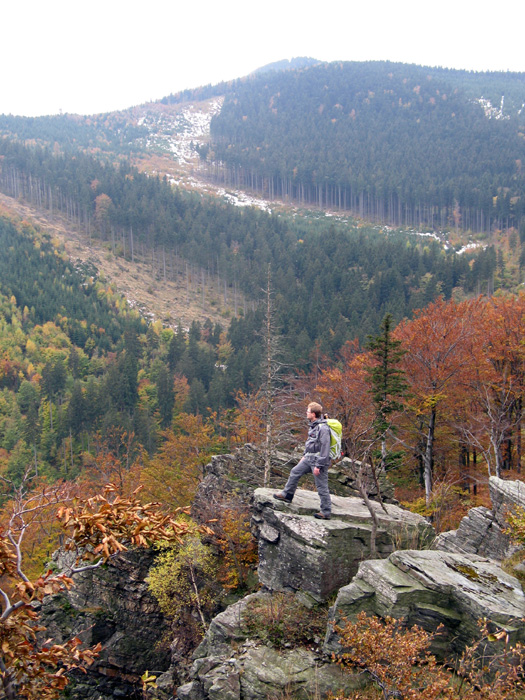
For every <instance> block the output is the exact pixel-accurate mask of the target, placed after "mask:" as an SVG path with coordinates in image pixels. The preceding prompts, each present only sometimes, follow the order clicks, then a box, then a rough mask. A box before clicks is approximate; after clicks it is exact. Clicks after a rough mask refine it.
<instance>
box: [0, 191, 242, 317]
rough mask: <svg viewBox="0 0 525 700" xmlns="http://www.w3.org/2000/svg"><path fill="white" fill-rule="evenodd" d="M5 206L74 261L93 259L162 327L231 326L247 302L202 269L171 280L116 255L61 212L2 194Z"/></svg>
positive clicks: (132, 303)
mask: <svg viewBox="0 0 525 700" xmlns="http://www.w3.org/2000/svg"><path fill="white" fill-rule="evenodd" d="M0 209H4V210H5V211H6V212H7V213H8V214H11V215H15V216H18V217H20V218H21V219H25V220H27V221H29V222H30V223H31V224H33V225H34V226H35V227H37V228H39V229H40V230H42V231H43V232H45V233H47V234H49V235H50V236H51V237H52V238H55V239H58V240H59V241H60V243H61V244H62V245H63V247H64V250H65V251H66V253H67V255H68V257H69V259H70V260H71V261H72V262H73V263H76V262H78V261H79V260H80V261H82V262H89V263H91V264H92V265H94V266H95V267H96V269H97V270H98V274H99V277H100V278H101V279H104V280H105V281H107V282H108V283H110V284H112V285H114V287H115V288H116V290H117V291H118V292H119V293H120V294H122V296H124V297H125V298H126V299H127V301H128V304H129V305H130V306H131V307H133V308H136V309H137V310H138V311H139V313H140V314H141V315H142V316H144V317H145V318H147V319H149V320H160V321H162V323H163V325H165V326H170V327H176V326H177V325H178V324H179V322H180V323H181V325H182V326H183V328H189V326H190V325H191V323H192V321H194V320H195V321H199V322H200V323H201V324H202V323H203V322H204V321H205V320H206V319H210V321H212V323H213V324H215V323H220V325H222V326H223V327H224V328H226V327H228V326H229V323H230V320H231V318H232V317H233V316H234V315H235V309H237V312H239V310H240V309H241V308H244V307H245V306H246V300H244V299H243V298H242V296H241V295H240V294H239V293H238V292H237V300H236V301H235V299H234V297H233V292H232V291H231V290H230V289H227V290H226V291H225V290H224V286H223V284H222V283H221V282H220V281H219V280H217V279H216V278H213V276H209V275H208V274H207V273H206V274H204V272H203V271H201V270H200V269H199V268H195V267H194V266H190V267H188V266H187V265H186V272H185V273H182V274H181V273H177V272H175V273H173V279H169V278H168V277H167V276H166V275H165V274H163V273H162V271H160V272H159V268H158V266H154V265H153V264H152V262H150V261H145V260H144V259H141V258H140V257H139V256H135V257H136V259H135V261H134V262H131V261H130V260H127V259H125V258H124V257H121V256H118V255H114V254H113V253H112V251H111V247H108V244H104V242H102V241H101V240H99V239H95V238H90V237H89V236H88V234H87V232H85V231H83V230H81V229H79V227H78V226H76V225H75V224H74V223H72V222H71V221H69V220H68V219H66V217H64V216H62V215H60V213H56V212H55V213H53V214H51V213H50V212H49V211H47V210H42V209H37V208H35V207H33V206H31V205H29V204H28V203H27V202H25V201H21V200H19V199H14V198H13V197H8V196H6V195H5V194H2V193H0Z"/></svg>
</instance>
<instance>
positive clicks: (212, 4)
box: [0, 0, 525, 116]
mask: <svg viewBox="0 0 525 700" xmlns="http://www.w3.org/2000/svg"><path fill="white" fill-rule="evenodd" d="M0 17H1V21H2V27H3V30H2V37H1V40H0V66H1V69H0V75H1V78H0V114H1V113H6V114H9V113H10V114H22V115H27V116H37V115H41V114H56V113H58V112H59V111H60V110H63V111H64V112H70V113H74V112H76V113H80V114H93V113H98V112H108V111H112V110H116V109H124V108H126V107H131V106H133V105H136V104H141V103H143V102H146V101H149V100H156V99H160V98H161V97H164V96H166V95H168V94H170V93H174V92H177V91H179V90H182V89H184V88H193V87H198V86H200V85H206V84H208V83H212V84H214V83H217V82H220V81H221V80H230V79H232V78H237V77H240V76H243V75H246V74H248V73H250V72H251V71H253V70H255V69H256V68H258V67H260V66H263V65H265V64H267V63H271V62H273V61H278V60H281V59H285V58H287V59H288V58H293V57H296V56H310V57H312V58H317V59H320V60H324V61H335V60H347V61H355V60H358V61H362V60H391V61H402V62H405V63H417V64H420V65H431V66H447V67H451V68H465V69H469V70H513V71H523V72H524V73H525V50H524V36H525V35H524V30H523V27H524V22H525V3H524V2H523V0H510V1H509V0H500V2H498V3H490V4H489V3H486V4H485V3H482V2H480V1H479V0H441V1H440V2H428V0H316V1H315V2H313V1H312V0H263V1H262V2H255V3H250V2H249V1H248V0H222V2H219V0H193V1H192V0H148V1H147V2H141V3H134V2H133V0H90V2H86V0H45V1H43V0H10V1H9V2H6V3H4V6H3V7H2V12H1V14H0ZM524 82H525V78H524Z"/></svg>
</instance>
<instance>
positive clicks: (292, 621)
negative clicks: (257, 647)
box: [243, 593, 327, 649]
mask: <svg viewBox="0 0 525 700" xmlns="http://www.w3.org/2000/svg"><path fill="white" fill-rule="evenodd" d="M326 617H327V612H326V609H325V608H322V607H320V606H314V607H312V608H309V607H308V606H307V605H305V604H304V603H302V602H301V601H300V599H299V598H298V597H297V596H296V595H295V594H292V593H273V594H272V595H261V596H259V597H257V598H253V599H252V600H250V601H249V602H248V603H247V605H246V607H245V609H244V612H243V622H244V625H245V627H246V628H247V631H248V633H249V635H250V636H252V637H256V638H257V639H260V640H261V641H263V642H265V643H267V644H270V645H271V646H273V647H275V648H276V649H283V648H285V647H297V646H307V647H313V648H317V647H318V645H319V643H320V641H321V640H322V639H323V638H324V634H325V631H326Z"/></svg>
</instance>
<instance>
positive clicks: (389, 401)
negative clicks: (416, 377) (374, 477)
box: [367, 314, 407, 470]
mask: <svg viewBox="0 0 525 700" xmlns="http://www.w3.org/2000/svg"><path fill="white" fill-rule="evenodd" d="M367 348H368V350H370V351H371V353H372V358H373V359H374V363H373V364H371V365H370V366H369V367H367V373H368V380H369V382H370V393H371V394H372V399H373V402H374V407H375V419H374V426H375V433H376V437H377V438H378V439H379V440H381V469H383V470H384V469H385V468H386V466H387V464H388V458H389V455H388V450H387V444H386V436H387V433H388V431H389V430H391V429H392V420H391V419H392V415H393V414H394V413H396V412H397V411H400V410H401V409H402V404H401V401H400V399H401V398H402V396H403V395H404V394H406V391H407V383H406V381H405V377H404V372H403V370H402V369H401V368H400V367H399V363H400V361H401V358H402V357H403V355H404V354H405V351H404V350H403V349H402V347H401V341H399V340H394V339H393V338H392V315H391V314H386V315H385V317H384V318H383V321H382V323H381V332H380V333H379V335H377V336H368V343H367Z"/></svg>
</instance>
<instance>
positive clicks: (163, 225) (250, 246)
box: [0, 140, 496, 388]
mask: <svg viewBox="0 0 525 700" xmlns="http://www.w3.org/2000/svg"><path fill="white" fill-rule="evenodd" d="M0 156H1V157H2V161H1V166H2V169H1V173H0V187H1V188H2V191H3V192H5V193H6V194H9V195H10V196H14V197H24V198H26V199H27V200H28V201H30V202H32V203H33V204H35V205H37V206H39V207H43V208H47V209H48V210H53V209H59V210H60V211H62V212H64V213H65V214H66V215H67V216H68V217H70V219H71V221H73V222H75V224H76V225H78V226H81V227H84V229H85V230H86V231H87V232H88V233H89V235H93V236H97V237H100V238H101V239H102V240H105V241H107V243H108V245H109V246H110V248H111V250H112V252H113V253H114V254H117V255H123V256H125V257H127V258H128V259H133V256H134V252H135V251H136V250H137V249H141V250H142V251H148V254H149V255H152V256H154V257H156V258H158V259H160V260H162V261H164V267H165V268H166V267H169V266H170V265H177V264H180V261H181V260H188V261H191V262H193V263H195V264H197V265H199V266H200V269H201V271H202V273H201V274H202V277H203V279H204V280H208V279H209V275H210V274H213V275H214V279H216V280H218V283H219V284H220V285H225V286H226V287H227V288H228V289H230V290H231V292H230V293H231V294H232V295H233V296H235V295H236V290H237V289H241V290H242V291H243V293H244V294H245V296H246V297H247V298H248V300H250V301H251V303H250V304H249V305H248V307H247V308H246V311H249V310H250V309H253V310H256V309H257V305H258V302H259V301H260V300H261V298H262V296H263V294H262V290H263V289H264V288H265V286H266V283H267V282H266V280H267V271H268V270H267V268H268V265H270V266H271V279H272V288H273V290H274V292H275V312H276V316H277V318H278V322H279V327H280V329H281V331H282V334H283V337H284V339H285V344H286V345H287V347H288V348H289V351H290V352H291V360H292V362H293V364H299V365H301V364H303V366H304V363H305V362H308V360H309V357H310V353H311V350H312V347H313V346H314V345H315V344H316V343H317V344H318V345H319V347H320V350H321V351H322V352H325V353H329V354H332V353H334V352H335V351H337V350H338V349H339V348H340V347H341V346H342V345H343V343H344V342H345V341H346V340H348V339H352V338H354V337H356V336H357V337H359V338H361V339H363V338H365V337H366V335H367V334H368V333H373V332H375V331H376V330H377V328H378V327H379V324H380V322H381V319H382V318H383V316H384V314H385V313H386V312H390V313H392V314H393V316H394V318H395V319H401V318H403V317H404V316H406V315H408V314H410V312H411V311H412V309H414V308H418V307H420V306H422V305H424V304H426V303H428V302H429V301H431V300H432V299H434V298H435V297H436V295H438V294H440V293H442V294H443V295H444V296H445V297H447V298H448V297H449V296H450V295H451V293H452V290H453V289H454V288H455V287H461V288H462V290H463V292H462V293H471V292H476V291H481V290H482V289H485V288H486V285H487V283H489V284H490V285H492V284H493V276H494V272H495V270H496V255H495V252H494V250H493V249H492V248H487V249H486V250H482V251H481V252H478V253H477V255H476V256H474V257H473V256H472V255H470V256H469V255H468V254H463V255H457V254H454V253H453V252H446V251H445V250H443V248H442V247H441V246H440V245H439V244H438V243H437V242H436V241H433V240H432V239H428V238H427V239H426V240H425V243H424V244H423V243H421V241H420V240H418V239H415V238H409V237H407V236H405V235H403V234H401V233H395V232H387V231H379V230H375V229H374V228H373V227H356V226H349V225H347V224H346V225H345V224H337V223H336V224H334V223H330V220H325V221H324V222H316V223H314V224H312V223H311V222H310V223H309V222H308V221H306V220H305V221H299V220H297V221H294V220H292V219H291V218H286V217H278V216H273V215H270V214H267V213H265V212H262V211H257V210H255V209H254V208H246V209H242V210H239V209H238V208H235V207H233V206H229V205H224V204H220V203H218V202H216V201H213V200H206V199H203V198H201V197H198V196H196V195H190V194H188V193H184V192H182V191H177V190H174V189H173V188H172V187H171V186H170V185H169V183H168V182H167V181H166V180H162V179H158V178H153V177H148V176H146V175H144V174H141V173H139V172H138V171H136V170H135V169H133V168H131V167H130V166H129V165H127V164H122V165H121V166H119V167H118V168H114V167H112V166H109V165H102V164H101V163H100V162H99V161H98V160H96V159H94V158H92V157H89V156H85V155H81V154H77V155H75V156H68V155H53V154H52V153H51V151H48V150H42V149H38V148H29V147H24V146H21V145H20V144H13V143H11V142H10V141H7V140H4V141H2V142H0ZM243 311H244V309H243ZM256 316H257V314H256ZM257 323H258V321H257V320H256V318H255V320H253V319H252V316H251V314H249V315H248V316H247V317H246V318H245V319H244V320H242V319H240V320H238V321H237V325H239V326H240V327H242V328H243V331H242V333H240V334H239V338H242V340H241V339H239V340H238V344H240V343H242V344H243V346H245V347H246V348H247V351H248V352H252V349H251V348H250V343H251V338H252V333H253V329H254V328H256V327H257ZM254 324H255V325H254ZM231 332H232V333H233V332H234V329H232V331H231ZM236 349H238V347H236ZM249 374H251V370H250V372H249ZM237 384H238V385H239V386H241V385H242V386H243V388H246V386H245V383H244V382H237Z"/></svg>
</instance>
